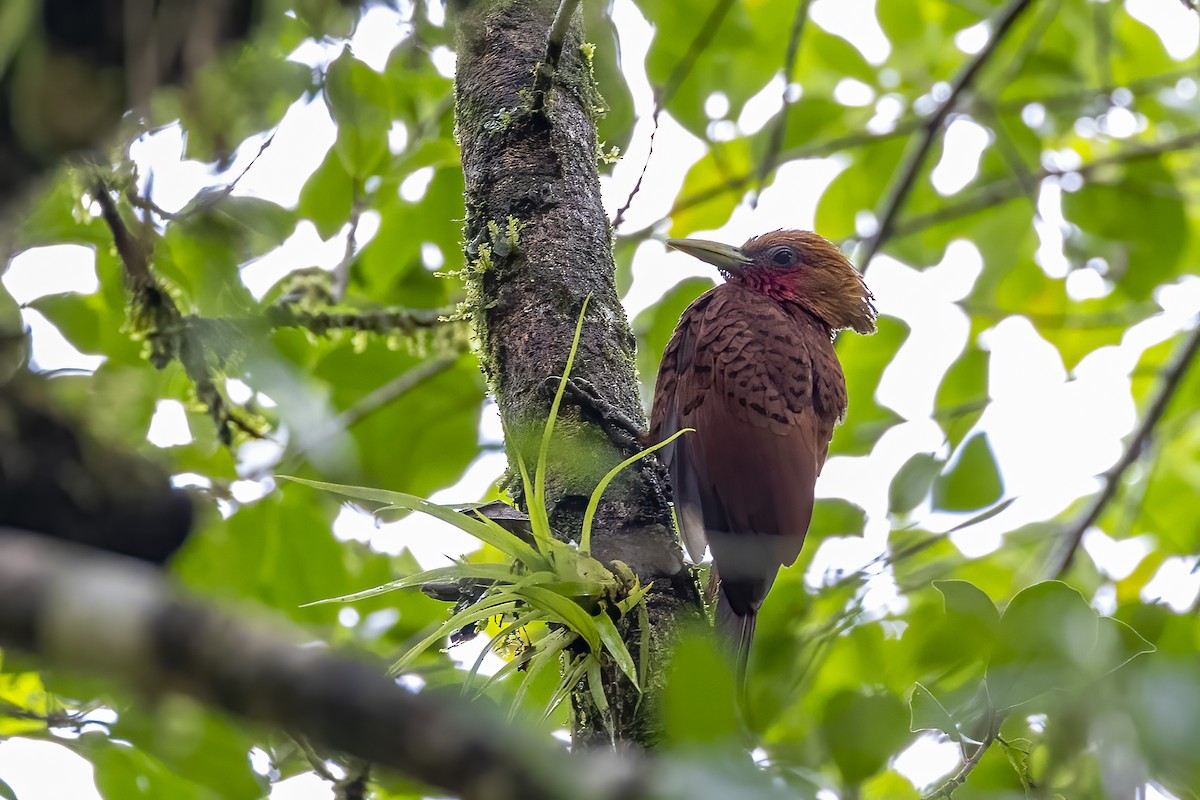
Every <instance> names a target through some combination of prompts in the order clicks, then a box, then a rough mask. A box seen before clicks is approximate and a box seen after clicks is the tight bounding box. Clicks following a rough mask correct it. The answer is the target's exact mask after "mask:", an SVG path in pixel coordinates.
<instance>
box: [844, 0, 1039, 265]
mask: <svg viewBox="0 0 1200 800" xmlns="http://www.w3.org/2000/svg"><path fill="white" fill-rule="evenodd" d="M1032 4H1033V0H1010V1H1009V4H1008V5H1007V6H1006V7H1005V8H1004V10H1003V11H1001V12H1000V14H999V16H998V17H997V18H996V23H995V30H993V32H992V35H991V37H990V38H989V39H988V43H987V45H986V46H985V47H984V48H983V49H982V50H980V51H979V52H978V53H977V54H976V55H975V57H974V58H972V59H971V60H970V61H969V62H967V64H966V66H964V67H963V69H962V71H960V72H959V74H958V77H957V78H955V80H954V85H953V86H951V87H950V95H949V96H948V97H947V98H946V99H945V101H944V102H943V103H942V104H941V105H940V106H938V108H937V110H936V111H934V112H933V114H931V115H930V116H929V118H928V119H927V120H926V121H925V126H924V128H925V130H924V133H923V134H922V135H921V138H920V139H919V140H918V141H917V145H916V146H915V147H913V148H912V149H911V151H910V153H909V154H908V157H907V158H906V159H905V162H904V166H903V168H902V169H901V170H900V171H899V175H898V177H897V178H896V180H895V182H894V183H893V184H892V189H891V191H890V192H889V193H888V196H887V199H886V200H885V201H884V204H883V210H882V211H881V212H880V213H879V216H878V228H877V229H876V231H875V235H874V236H872V237H871V239H870V241H869V242H868V243H867V246H866V252H865V253H864V255H863V256H862V258H861V259H860V260H859V268H860V269H861V270H862V271H864V272H865V271H866V269H867V267H869V266H870V264H871V259H873V258H874V257H875V254H876V253H877V252H879V248H881V247H882V246H883V245H884V244H885V243H886V242H887V241H888V239H889V238H890V237H891V235H892V226H893V224H895V221H896V215H897V214H898V213H899V211H900V209H901V208H902V207H903V206H904V203H905V201H906V200H908V195H909V194H910V193H911V192H912V190H913V187H914V186H915V185H916V181H917V174H918V173H919V172H920V171H921V167H922V166H924V164H925V160H926V158H928V156H929V152H930V150H932V149H933V142H934V139H935V138H936V137H937V134H938V131H940V130H941V128H942V124H943V123H944V122H945V121H946V117H947V116H949V114H950V112H951V111H953V110H954V106H955V105H956V104H957V103H958V100H959V98H960V97H961V96H962V95H963V93H964V92H965V91H966V90H967V89H969V88H970V87H971V85H972V84H973V83H974V82H975V78H976V77H977V76H978V75H979V73H980V71H981V70H982V69H983V66H984V65H985V64H987V62H988V61H989V60H991V58H992V56H994V55H995V54H996V52H997V50H999V48H1000V43H1001V42H1003V41H1004V38H1005V37H1006V36H1007V35H1008V33H1009V32H1010V31H1011V30H1012V29H1013V25H1014V23H1016V21H1017V20H1018V19H1019V18H1020V16H1021V14H1022V13H1024V12H1025V10H1026V9H1028V8H1029V7H1030V6H1031V5H1032Z"/></svg>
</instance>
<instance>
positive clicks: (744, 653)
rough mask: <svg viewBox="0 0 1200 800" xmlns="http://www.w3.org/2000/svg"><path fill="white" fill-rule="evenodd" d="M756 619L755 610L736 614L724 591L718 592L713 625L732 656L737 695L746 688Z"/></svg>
mask: <svg viewBox="0 0 1200 800" xmlns="http://www.w3.org/2000/svg"><path fill="white" fill-rule="evenodd" d="M757 619H758V613H757V612H756V611H755V610H751V611H750V613H748V614H738V613H737V612H736V611H734V610H733V607H732V606H731V605H729V600H727V599H726V597H725V592H721V593H720V597H719V599H718V600H717V613H716V618H715V620H714V625H715V627H716V629H717V631H718V633H719V635H720V636H721V638H722V640H723V641H724V643H725V645H726V646H727V647H728V648H729V649H730V652H731V655H732V656H733V663H734V672H735V675H736V677H737V686H738V694H739V695H740V694H742V693H743V692H744V691H745V688H746V666H747V664H748V663H749V661H750V645H751V643H752V642H753V641H754V623H755V622H756V621H757Z"/></svg>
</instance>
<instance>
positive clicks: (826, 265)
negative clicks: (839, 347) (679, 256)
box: [667, 230, 876, 333]
mask: <svg viewBox="0 0 1200 800" xmlns="http://www.w3.org/2000/svg"><path fill="white" fill-rule="evenodd" d="M667 244H668V245H670V246H671V247H673V248H675V249H676V250H679V251H681V252H684V253H687V254H688V255H691V256H695V257H696V258H698V259H700V260H701V261H705V262H707V263H709V264H712V265H713V266H715V267H716V268H717V269H719V270H720V271H721V274H722V275H724V276H725V277H726V278H727V279H728V280H729V281H730V282H731V283H738V284H741V285H743V286H747V287H749V288H751V289H754V290H756V291H759V292H762V293H763V294H765V295H767V296H769V297H772V298H774V299H776V300H780V301H790V302H793V303H796V304H798V305H800V306H801V307H803V308H804V309H805V310H807V311H808V312H809V313H810V314H812V315H813V316H815V317H817V318H818V319H820V320H821V321H823V322H824V323H825V324H826V325H828V326H829V328H830V330H835V331H836V330H841V329H842V328H852V329H853V330H855V331H857V332H859V333H874V332H875V313H876V312H875V303H874V300H875V298H874V296H873V295H872V294H871V290H870V289H868V288H867V284H866V283H865V282H864V281H863V277H862V275H860V274H859V273H858V270H856V269H855V268H854V265H853V264H851V263H850V259H848V258H846V257H845V256H844V255H842V252H841V251H840V250H838V249H837V247H836V246H835V245H834V244H833V242H831V241H829V240H828V239H826V238H825V237H823V236H820V235H818V234H815V233H813V232H812V231H786V230H785V231H772V232H770V233H764V234H763V235H762V236H755V237H754V238H752V239H750V240H748V241H747V242H746V243H745V244H744V245H742V246H741V247H734V246H733V245H728V244H722V243H720V242H710V241H706V240H704V239H668V240H667Z"/></svg>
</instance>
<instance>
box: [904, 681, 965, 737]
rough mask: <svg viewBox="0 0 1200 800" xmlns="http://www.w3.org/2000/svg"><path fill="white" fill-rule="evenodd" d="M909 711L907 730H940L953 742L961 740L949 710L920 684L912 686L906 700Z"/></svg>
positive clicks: (916, 731)
mask: <svg viewBox="0 0 1200 800" xmlns="http://www.w3.org/2000/svg"><path fill="white" fill-rule="evenodd" d="M908 707H909V712H910V714H911V715H912V719H911V722H910V723H909V728H908V729H909V730H910V731H912V732H913V733H919V732H920V731H941V732H942V733H944V734H946V735H947V736H949V737H950V738H951V740H953V741H955V742H961V741H962V734H961V733H959V730H958V725H957V724H955V722H954V719H953V717H951V716H950V712H949V711H947V710H946V707H945V706H943V705H942V704H941V701H939V700H938V699H937V698H936V697H934V696H933V693H932V692H930V691H929V690H928V689H926V688H925V687H924V686H922V685H921V684H919V683H918V684H915V685H914V686H913V692H912V697H911V698H909V701H908Z"/></svg>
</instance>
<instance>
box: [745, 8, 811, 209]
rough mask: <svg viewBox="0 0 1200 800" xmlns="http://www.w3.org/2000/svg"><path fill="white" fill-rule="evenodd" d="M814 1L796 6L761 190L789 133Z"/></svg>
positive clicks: (761, 167)
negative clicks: (803, 43) (802, 44)
mask: <svg viewBox="0 0 1200 800" xmlns="http://www.w3.org/2000/svg"><path fill="white" fill-rule="evenodd" d="M810 5H812V0H800V2H799V3H797V4H796V16H795V18H794V19H793V20H792V30H791V33H790V34H789V35H788V43H787V53H786V55H784V58H783V108H781V109H780V110H779V115H778V116H777V117H776V120H775V125H774V126H772V128H771V139H770V141H768V142H767V149H766V152H764V153H763V160H762V163H761V164H760V165H759V167H758V186H759V188H760V189H761V188H762V185H763V183H764V182H765V181H766V180H767V175H768V174H770V172H771V170H773V169H774V168H775V163H776V159H777V158H778V157H779V150H780V148H782V147H783V138H784V135H785V134H786V133H787V118H788V109H790V108H791V105H792V99H791V98H792V92H791V85H792V73H793V72H795V71H796V57H797V56H798V55H800V37H801V36H803V35H804V25H805V23H806V22H807V21H808V7H809V6H810Z"/></svg>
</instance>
